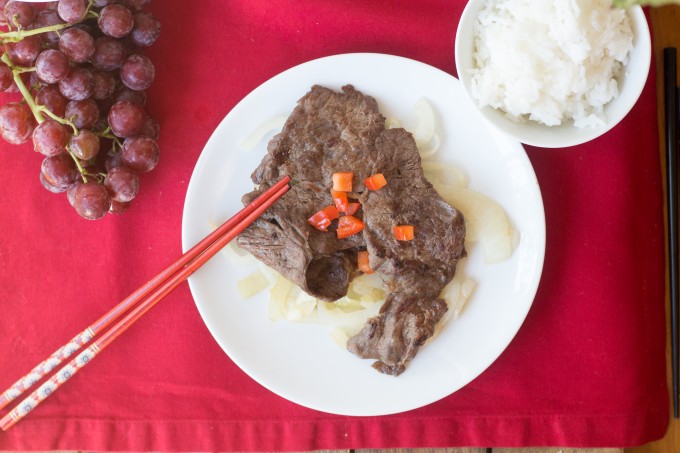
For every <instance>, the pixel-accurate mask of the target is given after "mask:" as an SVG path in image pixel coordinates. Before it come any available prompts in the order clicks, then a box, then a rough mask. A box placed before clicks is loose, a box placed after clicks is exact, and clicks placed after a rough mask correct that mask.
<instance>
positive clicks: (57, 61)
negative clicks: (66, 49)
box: [35, 49, 71, 83]
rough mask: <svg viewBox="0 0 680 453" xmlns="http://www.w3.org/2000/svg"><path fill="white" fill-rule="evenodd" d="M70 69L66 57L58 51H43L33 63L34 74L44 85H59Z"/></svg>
mask: <svg viewBox="0 0 680 453" xmlns="http://www.w3.org/2000/svg"><path fill="white" fill-rule="evenodd" d="M70 69H71V66H70V65H69V61H68V57H67V56H66V55H65V54H64V53H62V52H60V51H58V50H51V49H48V50H43V51H42V52H41V53H40V55H38V59H37V60H36V62H35V72H36V74H37V75H38V77H40V80H42V81H44V82H45V83H59V82H60V81H62V80H63V79H64V77H66V76H67V75H68V72H69V70H70Z"/></svg>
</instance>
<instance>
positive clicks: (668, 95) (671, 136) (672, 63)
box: [663, 47, 680, 418]
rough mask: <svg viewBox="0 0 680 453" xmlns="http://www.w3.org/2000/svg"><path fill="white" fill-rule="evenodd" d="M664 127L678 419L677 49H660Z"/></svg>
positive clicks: (674, 398) (675, 414)
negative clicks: (661, 50)
mask: <svg viewBox="0 0 680 453" xmlns="http://www.w3.org/2000/svg"><path fill="white" fill-rule="evenodd" d="M663 68H664V71H663V72H664V74H663V75H664V79H663V81H664V84H663V85H664V108H665V112H666V115H665V128H666V178H667V187H666V190H667V194H666V199H667V203H668V272H669V282H670V283H669V284H670V324H671V366H672V380H673V384H672V387H673V416H674V417H675V418H678V406H679V403H678V400H679V396H678V395H679V394H678V348H679V347H680V346H679V345H678V299H679V296H680V293H679V287H678V283H679V282H678V278H679V277H678V220H679V219H678V128H679V127H680V124H679V123H678V84H677V71H678V68H677V50H676V49H675V48H672V47H668V48H665V49H664V50H663Z"/></svg>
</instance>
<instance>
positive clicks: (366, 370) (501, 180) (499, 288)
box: [182, 54, 545, 415]
mask: <svg viewBox="0 0 680 453" xmlns="http://www.w3.org/2000/svg"><path fill="white" fill-rule="evenodd" d="M347 83H351V84H353V85H354V86H355V87H356V88H357V89H359V90H361V91H363V92H364V93H366V94H370V95H372V96H374V97H375V98H376V99H377V101H378V104H379V105H380V109H381V111H382V112H383V114H384V115H385V116H387V117H396V118H399V119H401V120H402V124H404V126H405V127H407V129H408V126H409V124H413V123H414V122H415V119H414V118H413V105H414V104H415V102H416V101H417V100H418V99H420V98H421V97H425V98H426V99H428V100H429V102H430V103H431V104H432V106H433V109H434V110H435V112H436V116H437V120H438V125H439V132H440V134H441V136H442V137H441V138H442V148H441V150H440V152H439V155H438V160H440V161H446V162H451V163H455V164H458V165H459V166H461V167H462V168H464V169H465V170H467V172H468V173H469V175H470V187H471V188H473V189H476V190H478V191H480V192H482V193H484V194H486V195H488V196H491V197H492V198H494V199H495V200H497V201H498V202H499V203H501V205H502V206H503V207H504V208H505V210H506V212H507V213H508V216H509V217H510V219H511V221H512V222H513V225H514V226H515V227H516V229H517V230H519V232H520V234H521V239H520V242H519V245H518V247H517V249H516V250H515V252H514V254H513V256H512V258H511V259H510V260H508V261H506V262H503V263H501V264H496V265H487V264H485V263H484V260H483V257H482V256H481V250H480V249H475V248H474V247H472V248H469V249H468V253H469V259H468V260H467V263H466V266H465V273H466V274H467V275H469V276H470V277H471V278H473V279H474V280H476V281H477V283H478V287H477V289H476V291H475V293H474V295H473V297H472V299H471V300H470V302H469V305H468V307H467V308H466V309H465V311H464V312H463V313H462V315H461V316H460V318H459V319H457V320H456V321H453V322H450V323H449V324H447V325H446V326H445V328H444V329H443V331H442V333H441V335H440V336H439V337H438V338H437V339H436V340H435V341H433V342H432V343H431V344H428V345H426V346H425V347H424V348H422V349H421V350H420V352H419V353H418V355H417V356H416V357H415V359H414V360H413V361H412V362H411V364H410V365H409V366H408V368H407V370H406V372H404V373H403V374H402V375H401V376H399V377H393V376H386V375H382V374H380V373H378V372H377V371H375V370H374V369H373V368H371V366H370V364H371V361H369V360H361V359H359V358H357V357H355V356H354V355H352V354H351V353H349V352H347V351H345V350H343V349H341V348H339V347H338V346H336V344H335V343H334V342H333V341H332V340H331V339H330V337H329V336H328V329H326V328H324V327H320V326H314V325H309V324H297V323H288V322H278V323H273V322H271V321H269V319H268V315H267V304H268V301H267V294H265V293H262V294H258V295H256V296H255V297H253V298H250V299H248V300H242V299H240V298H239V296H238V293H237V291H236V282H237V281H238V280H239V279H240V278H243V277H244V276H246V275H248V274H249V273H250V272H252V270H253V268H251V269H247V268H243V267H240V266H234V265H233V264H232V263H231V262H230V261H229V260H228V259H227V258H226V257H224V256H221V255H218V256H216V257H215V258H213V259H212V260H211V261H210V262H208V263H207V264H206V265H205V266H204V267H203V268H202V269H200V270H199V271H198V272H196V273H195V274H194V275H193V276H192V277H191V279H190V280H189V285H190V287H191V292H192V294H193V296H194V299H195V301H196V306H197V307H198V310H199V312H200V314H201V316H202V317H203V320H204V321H205V323H206V325H207V327H208V329H209V330H210V332H211V333H212V335H213V336H214V337H215V340H217V342H218V343H219V345H220V346H221V347H222V349H224V351H225V352H226V353H227V354H228V355H229V357H230V358H231V359H232V360H233V361H234V362H235V363H236V364H237V365H238V366H239V367H241V368H242V369H243V370H244V371H245V372H246V373H247V374H249V375H250V376H251V377H252V378H253V379H255V380H256V381H257V382H259V383H260V384H262V385H263V386H265V387H266V388H268V389H269V390H271V391H272V392H275V393H276V394H278V395H280V396H282V397H284V398H286V399H288V400H290V401H293V402H295V403H298V404H300V405H303V406H306V407H309V408H313V409H317V410H320V411H324V412H329V413H335V414H343V415H383V414H391V413H397V412H402V411H407V410H410V409H415V408H417V407H421V406H424V405H426V404H429V403H432V402H434V401H437V400H439V399H441V398H443V397H445V396H447V395H449V394H451V393H453V392H455V391H456V390H458V389H460V388H461V387H463V386H464V385H465V384H467V383H468V382H470V381H471V380H472V379H474V378H475V377H477V376H478V375H479V374H480V373H482V372H483V371H484V370H485V369H486V368H487V367H488V366H489V365H490V364H491V363H492V362H493V361H494V360H495V359H496V358H497V357H498V356H499V355H500V354H501V352H502V351H503V350H504V349H505V347H506V346H507V345H508V344H509V343H510V341H511V340H512V338H513V337H514V335H515V333H516V332H517V331H518V329H519V328H520V326H521V324H522V322H523V321H524V318H525V316H526V314H527V312H528V310H529V307H530V306H531V303H532V301H533V298H534V295H535V293H536V289H537V287H538V282H539V279H540V275H541V270H542V266H543V256H544V251H545V218H544V212H543V203H542V199H541V193H540V190H539V187H538V184H537V182H536V176H535V174H534V171H533V168H532V167H531V164H530V162H529V160H528V158H527V156H526V154H525V152H524V149H523V148H522V147H521V145H520V144H519V143H517V142H512V141H510V140H508V139H507V138H505V137H503V136H501V135H499V134H498V133H496V132H495V131H494V130H493V129H491V128H490V127H489V126H487V125H486V124H485V123H484V122H483V120H482V119H481V118H480V116H479V115H477V114H476V113H475V112H474V111H473V110H472V106H471V105H470V103H469V102H468V101H467V100H466V98H465V94H464V93H463V89H462V87H461V85H460V83H459V82H458V80H457V79H455V78H454V77H452V76H451V75H449V74H446V73H445V72H442V71H440V70H438V69H435V68H433V67H431V66H428V65H425V64H423V63H419V62H416V61H413V60H409V59H405V58H401V57H395V56H390V55H381V54H346V55H338V56H332V57H327V58H322V59H319V60H314V61H311V62H308V63H305V64H302V65H299V66H296V67H294V68H292V69H289V70H287V71H285V72H283V73H281V74H279V75H277V76H276V77H274V78H272V79H271V80H269V81H267V82H265V83H264V84H262V85H261V86H260V87H258V88H257V89H255V90H254V91H253V92H252V93H250V94H249V95H248V96H246V97H245V98H244V99H243V100H242V101H241V102H240V103H239V104H238V105H237V106H236V107H234V109H233V110H232V111H231V112H229V114H228V115H227V116H226V117H225V118H224V120H223V121H222V123H221V124H220V125H219V126H218V127H217V129H216V130H215V132H214V133H213V135H212V137H211V138H210V140H209V141H208V143H207V144H206V146H205V149H204V150H203V152H202V154H201V156H200V158H199V159H198V163H197V164H196V168H195V169H194V173H193V175H192V177H191V181H190V184H189V188H188V191H187V197H186V202H185V206H184V217H183V222H182V245H183V248H184V249H185V250H186V249H188V248H189V247H190V246H192V245H193V244H195V243H196V242H198V241H199V240H200V239H201V238H203V237H204V236H205V235H207V234H208V233H210V231H211V228H212V227H211V224H214V223H215V222H216V221H223V220H225V219H226V218H228V217H230V216H231V215H233V214H234V213H235V212H237V211H238V210H239V209H240V208H241V204H240V202H239V198H240V196H241V194H243V193H246V192H249V191H250V190H251V189H252V187H253V184H252V183H251V181H250V173H251V172H252V171H253V170H254V169H255V167H256V166H257V165H258V163H259V162H260V160H261V159H262V157H263V155H264V153H265V152H266V151H265V149H266V143H265V142H262V143H261V144H260V145H259V147H257V148H256V149H254V150H251V151H249V152H244V151H243V150H241V149H240V148H239V144H240V143H242V142H243V140H244V139H245V138H247V137H248V136H249V134H250V133H251V132H252V131H254V130H255V129H256V128H257V127H258V126H260V125H261V124H262V123H263V122H265V121H266V120H268V119H270V118H272V117H276V116H279V115H288V114H289V113H290V111H291V110H292V109H293V107H294V106H295V103H296V101H297V100H298V99H299V98H300V97H302V96H303V95H304V94H305V93H306V92H307V91H308V90H309V88H310V87H311V86H312V85H313V84H320V85H325V86H327V87H330V88H334V89H339V88H340V87H341V86H342V85H344V84H347ZM265 141H266V140H265ZM225 385H229V383H225Z"/></svg>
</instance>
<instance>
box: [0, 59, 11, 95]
mask: <svg viewBox="0 0 680 453" xmlns="http://www.w3.org/2000/svg"><path fill="white" fill-rule="evenodd" d="M12 83H14V74H12V70H11V69H10V68H9V66H7V65H6V64H0V91H5V90H7V89H8V88H9V87H11V86H12Z"/></svg>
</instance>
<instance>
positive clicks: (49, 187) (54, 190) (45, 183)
mask: <svg viewBox="0 0 680 453" xmlns="http://www.w3.org/2000/svg"><path fill="white" fill-rule="evenodd" d="M40 184H42V186H43V187H44V188H45V189H47V190H49V191H50V192H52V193H61V192H63V191H65V190H66V187H58V186H55V185H52V183H50V182H49V181H48V180H47V178H45V174H44V173H43V172H40Z"/></svg>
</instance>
